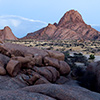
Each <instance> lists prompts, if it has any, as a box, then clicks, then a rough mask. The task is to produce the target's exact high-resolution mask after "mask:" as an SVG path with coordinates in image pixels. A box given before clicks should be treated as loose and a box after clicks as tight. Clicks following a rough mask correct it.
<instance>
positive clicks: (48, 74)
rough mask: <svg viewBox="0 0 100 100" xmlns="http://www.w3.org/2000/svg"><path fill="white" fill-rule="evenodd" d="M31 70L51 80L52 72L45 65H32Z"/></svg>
mask: <svg viewBox="0 0 100 100" xmlns="http://www.w3.org/2000/svg"><path fill="white" fill-rule="evenodd" d="M33 70H34V71H35V72H37V73H38V74H40V75H42V76H43V77H45V78H46V79H47V80H48V81H50V82H52V73H51V72H50V71H49V70H48V69H47V68H46V67H33Z"/></svg>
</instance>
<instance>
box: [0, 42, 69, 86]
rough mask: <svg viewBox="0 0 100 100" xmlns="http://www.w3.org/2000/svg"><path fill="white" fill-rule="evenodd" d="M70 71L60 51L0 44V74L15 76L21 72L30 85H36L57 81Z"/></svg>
mask: <svg viewBox="0 0 100 100" xmlns="http://www.w3.org/2000/svg"><path fill="white" fill-rule="evenodd" d="M69 72H70V66H69V65H68V64H67V63H66V62H65V61H64V54H63V53H60V52H58V51H52V50H40V49H37V48H29V47H25V46H23V45H18V44H11V43H5V44H3V45H0V75H6V74H9V75H10V76H11V77H15V76H17V75H18V74H19V73H21V75H22V79H23V80H24V81H25V82H26V83H27V84H28V85H34V84H44V83H55V82H56V80H57V79H58V78H59V77H60V76H65V75H68V74H69Z"/></svg>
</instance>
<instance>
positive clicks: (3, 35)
mask: <svg viewBox="0 0 100 100" xmlns="http://www.w3.org/2000/svg"><path fill="white" fill-rule="evenodd" d="M0 39H1V40H5V39H7V40H17V38H16V37H15V36H14V34H13V33H12V31H11V29H10V27H8V26H6V27H4V29H2V30H0Z"/></svg>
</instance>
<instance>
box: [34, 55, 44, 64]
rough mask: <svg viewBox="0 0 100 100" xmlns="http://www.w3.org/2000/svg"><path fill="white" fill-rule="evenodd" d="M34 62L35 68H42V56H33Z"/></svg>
mask: <svg viewBox="0 0 100 100" xmlns="http://www.w3.org/2000/svg"><path fill="white" fill-rule="evenodd" d="M34 62H35V65H36V66H43V62H42V56H39V55H35V57H34Z"/></svg>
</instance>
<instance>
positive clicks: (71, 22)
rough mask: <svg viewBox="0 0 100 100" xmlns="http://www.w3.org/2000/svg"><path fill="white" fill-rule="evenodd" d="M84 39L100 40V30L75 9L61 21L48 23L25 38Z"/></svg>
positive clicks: (67, 13)
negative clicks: (88, 23)
mask: <svg viewBox="0 0 100 100" xmlns="http://www.w3.org/2000/svg"><path fill="white" fill-rule="evenodd" d="M30 38H33V39H43V40H49V39H61V40H62V39H65V40H66V39H67V40H71V39H79V40H80V39H82V40H100V32H98V31H96V30H95V29H93V28H92V27H91V26H90V25H87V24H86V23H85V22H84V21H83V19H82V16H81V15H80V14H79V13H78V12H77V11H75V10H70V11H68V12H66V13H65V14H64V16H63V17H62V18H61V19H60V21H59V23H58V24H57V23H54V24H48V26H47V27H45V28H42V29H40V30H38V31H36V32H33V33H28V34H27V36H25V37H24V38H23V39H30Z"/></svg>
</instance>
